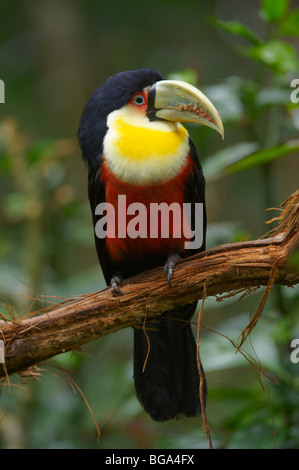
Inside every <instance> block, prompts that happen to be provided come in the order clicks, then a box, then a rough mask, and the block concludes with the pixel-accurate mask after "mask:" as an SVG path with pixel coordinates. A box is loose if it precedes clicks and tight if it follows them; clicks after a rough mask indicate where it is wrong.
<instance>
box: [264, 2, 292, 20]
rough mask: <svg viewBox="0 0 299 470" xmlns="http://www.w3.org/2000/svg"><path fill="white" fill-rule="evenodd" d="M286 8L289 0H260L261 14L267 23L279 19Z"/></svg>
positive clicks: (284, 13)
mask: <svg viewBox="0 0 299 470" xmlns="http://www.w3.org/2000/svg"><path fill="white" fill-rule="evenodd" d="M288 8H289V0H262V16H263V17H264V18H265V19H266V20H267V21H269V23H275V22H277V21H279V20H281V19H282V18H283V17H284V16H285V15H286V13H287V11H288Z"/></svg>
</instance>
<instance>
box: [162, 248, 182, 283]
mask: <svg viewBox="0 0 299 470" xmlns="http://www.w3.org/2000/svg"><path fill="white" fill-rule="evenodd" d="M180 259H182V258H181V257H180V256H179V255H175V254H174V255H171V256H169V258H168V260H167V261H166V263H165V264H164V273H165V275H166V277H167V282H168V284H169V286H170V287H171V279H172V275H173V268H174V265H175V264H176V263H177V262H178V261H179V260H180Z"/></svg>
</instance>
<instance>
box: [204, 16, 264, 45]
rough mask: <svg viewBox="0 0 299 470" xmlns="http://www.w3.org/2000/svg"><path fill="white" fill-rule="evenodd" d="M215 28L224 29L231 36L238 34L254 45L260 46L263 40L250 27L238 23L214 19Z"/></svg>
mask: <svg viewBox="0 0 299 470" xmlns="http://www.w3.org/2000/svg"><path fill="white" fill-rule="evenodd" d="M212 21H213V23H214V24H215V26H217V27H218V28H220V29H222V30H223V31H225V32H227V33H231V34H236V35H238V36H242V37H243V38H245V39H247V40H248V41H249V42H251V43H252V44H255V45H257V44H260V43H261V40H260V39H259V37H258V36H257V35H256V34H255V33H254V32H253V31H252V30H251V29H250V28H248V26H246V25H244V24H242V23H239V22H238V21H222V20H219V19H218V18H213V19H212Z"/></svg>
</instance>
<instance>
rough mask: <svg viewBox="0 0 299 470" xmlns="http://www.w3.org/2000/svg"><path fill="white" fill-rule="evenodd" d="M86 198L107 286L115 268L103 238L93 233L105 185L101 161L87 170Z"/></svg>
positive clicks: (103, 198) (98, 217)
mask: <svg viewBox="0 0 299 470" xmlns="http://www.w3.org/2000/svg"><path fill="white" fill-rule="evenodd" d="M88 198H89V203H90V208H91V212H92V220H93V226H94V238H95V245H96V250H97V254H98V258H99V262H100V265H101V268H102V271H103V275H104V278H105V281H106V283H107V285H109V284H110V281H111V278H112V276H113V275H114V274H115V267H114V265H113V263H112V261H111V259H110V257H109V256H107V253H106V250H105V238H99V237H97V235H96V233H95V226H96V223H97V222H98V220H99V219H100V218H101V216H100V215H96V214H95V210H96V207H97V205H98V204H101V203H103V202H105V185H104V184H103V182H102V181H101V160H100V161H99V162H98V166H97V167H96V168H95V167H94V166H93V167H89V169H88Z"/></svg>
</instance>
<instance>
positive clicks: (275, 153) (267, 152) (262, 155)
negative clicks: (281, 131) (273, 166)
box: [227, 140, 299, 173]
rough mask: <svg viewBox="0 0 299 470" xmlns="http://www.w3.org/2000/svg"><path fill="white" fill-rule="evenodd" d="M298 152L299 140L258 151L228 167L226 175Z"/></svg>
mask: <svg viewBox="0 0 299 470" xmlns="http://www.w3.org/2000/svg"><path fill="white" fill-rule="evenodd" d="M298 150H299V140H290V141H289V142H285V143H284V144H281V145H277V146H276V147H271V148H266V149H262V150H258V151H257V152H254V153H252V154H251V155H248V156H247V157H245V158H243V159H240V160H239V161H237V162H236V163H234V164H233V165H231V166H230V167H228V168H227V173H236V172H237V171H242V170H246V169H247V168H252V167H254V166H257V165H263V164H265V163H268V162H271V161H273V160H276V159H277V158H280V157H284V156H286V155H288V154H290V153H292V152H296V151H298Z"/></svg>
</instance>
